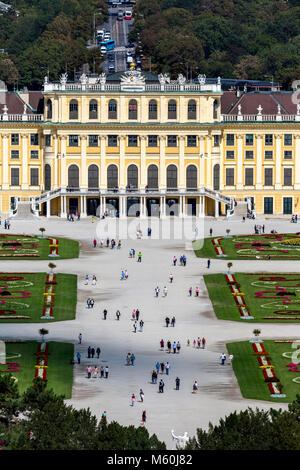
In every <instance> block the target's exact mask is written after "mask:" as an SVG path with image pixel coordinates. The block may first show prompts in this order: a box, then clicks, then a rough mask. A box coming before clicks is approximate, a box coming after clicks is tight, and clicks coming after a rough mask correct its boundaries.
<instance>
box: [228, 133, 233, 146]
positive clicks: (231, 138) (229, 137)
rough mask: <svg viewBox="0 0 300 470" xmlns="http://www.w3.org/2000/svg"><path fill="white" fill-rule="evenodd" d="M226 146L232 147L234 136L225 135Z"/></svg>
mask: <svg viewBox="0 0 300 470" xmlns="http://www.w3.org/2000/svg"><path fill="white" fill-rule="evenodd" d="M226 145H228V146H229V147H232V146H233V145H234V134H227V135H226Z"/></svg>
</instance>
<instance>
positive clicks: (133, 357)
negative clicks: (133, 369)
mask: <svg viewBox="0 0 300 470" xmlns="http://www.w3.org/2000/svg"><path fill="white" fill-rule="evenodd" d="M130 361H131V365H132V366H134V361H135V355H134V354H133V353H132V354H131V356H130Z"/></svg>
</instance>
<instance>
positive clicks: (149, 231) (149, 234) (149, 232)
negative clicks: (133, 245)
mask: <svg viewBox="0 0 300 470" xmlns="http://www.w3.org/2000/svg"><path fill="white" fill-rule="evenodd" d="M151 232H152V230H151V228H150V227H148V230H147V233H148V237H151Z"/></svg>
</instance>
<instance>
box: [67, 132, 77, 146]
mask: <svg viewBox="0 0 300 470" xmlns="http://www.w3.org/2000/svg"><path fill="white" fill-rule="evenodd" d="M78 145H79V138H78V135H69V147H78Z"/></svg>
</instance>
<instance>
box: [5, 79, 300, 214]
mask: <svg viewBox="0 0 300 470" xmlns="http://www.w3.org/2000/svg"><path fill="white" fill-rule="evenodd" d="M113 78H114V79H109V77H106V76H105V75H104V74H101V75H99V76H95V77H94V76H86V75H84V74H83V75H81V77H80V78H79V80H77V81H75V82H71V81H68V77H67V75H66V74H63V75H62V76H61V77H60V80H59V82H56V83H50V82H48V80H47V79H45V82H44V86H43V91H42V92H28V91H22V92H19V93H9V92H7V91H6V90H5V89H3V90H0V159H1V161H0V164H1V168H0V175H1V181H0V209H1V212H2V213H3V214H10V215H13V214H14V213H16V212H17V210H18V203H19V202H21V201H29V200H30V201H31V203H32V209H33V211H39V213H40V214H43V215H45V216H47V217H49V216H63V217H64V216H66V214H67V213H76V212H80V214H81V216H82V217H84V216H86V215H92V214H93V215H95V214H96V215H102V214H104V213H106V214H109V215H117V216H119V217H126V216H140V217H145V216H147V215H148V216H158V215H159V216H161V217H164V216H168V215H171V216H179V217H183V216H188V215H196V216H200V217H201V216H204V215H212V216H216V217H217V216H219V215H221V214H223V215H226V214H227V215H232V214H233V213H234V211H235V210H236V207H237V206H238V205H241V206H243V208H244V210H245V211H246V212H247V210H250V211H251V210H255V212H256V213H257V214H292V213H297V212H299V211H300V106H299V105H297V103H294V101H295V100H294V99H293V97H294V95H293V94H292V93H287V92H286V93H284V92H278V91H277V92H275V91H270V92H265V93H261V92H242V93H240V92H234V91H222V88H221V80H220V79H218V80H216V81H215V83H207V82H206V79H205V77H203V76H199V78H198V81H197V82H193V83H189V82H186V80H185V77H183V76H181V75H180V76H179V77H178V79H177V80H175V81H171V80H170V79H169V77H168V76H167V75H159V76H158V77H155V76H150V74H144V73H143V72H139V71H135V70H130V71H128V72H125V73H124V74H119V75H116V76H114V77H113ZM246 212H245V214H246Z"/></svg>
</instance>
